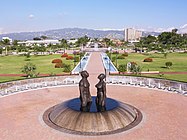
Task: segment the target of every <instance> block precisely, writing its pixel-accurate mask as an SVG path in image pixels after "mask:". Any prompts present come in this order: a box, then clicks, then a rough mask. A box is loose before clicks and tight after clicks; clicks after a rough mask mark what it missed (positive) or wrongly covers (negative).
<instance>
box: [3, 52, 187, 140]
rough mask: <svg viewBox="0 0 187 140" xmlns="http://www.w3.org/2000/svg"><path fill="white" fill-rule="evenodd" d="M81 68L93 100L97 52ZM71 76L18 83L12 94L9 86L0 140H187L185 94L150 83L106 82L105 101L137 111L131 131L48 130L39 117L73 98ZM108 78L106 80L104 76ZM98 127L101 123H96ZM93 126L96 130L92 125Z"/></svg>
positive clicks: (101, 70)
mask: <svg viewBox="0 0 187 140" xmlns="http://www.w3.org/2000/svg"><path fill="white" fill-rule="evenodd" d="M86 70H87V71H88V73H89V74H90V76H89V78H88V80H89V82H90V92H91V95H92V96H96V95H97V91H96V88H95V85H96V84H97V82H98V79H97V76H98V75H99V74H100V73H104V67H103V64H102V59H101V55H100V52H92V53H91V56H90V59H89V62H88V65H87V67H86ZM74 77H76V76H74V75H72V76H68V77H66V76H62V77H60V80H61V81H63V84H60V82H59V81H58V80H57V78H56V79H55V78H54V79H52V80H51V81H47V82H46V80H44V79H45V78H43V79H42V80H43V81H42V80H41V81H40V83H39V82H38V81H35V82H34V83H32V82H33V81H32V80H30V82H27V83H26V82H25V83H24V82H23V81H24V80H23V81H22V82H17V86H14V87H13V85H12V87H11V88H15V90H16V92H11V89H10V88H9V89H6V90H5V91H4V92H2V93H1V96H0V140H84V139H85V140H87V139H89V140H98V139H103V140H104V139H107V140H110V139H111V140H122V139H125V140H187V96H186V95H185V94H180V93H179V92H177V89H176V90H171V89H170V90H165V88H162V84H160V83H159V84H158V85H159V88H155V87H151V85H152V83H150V82H149V83H148V85H149V86H146V85H145V86H140V85H141V84H143V82H141V84H140V85H134V84H132V83H131V84H124V83H123V82H107V97H108V98H112V99H115V100H117V101H120V102H123V103H125V104H128V105H130V106H133V107H135V108H136V109H138V110H139V111H140V112H141V114H142V118H141V121H140V122H139V123H138V124H137V125H136V126H134V127H132V128H131V129H128V130H125V131H120V132H119V133H112V134H104V135H97V136H93V135H92V136H90V135H81V134H74V133H72V134H71V133H67V132H65V131H59V130H57V129H54V128H53V127H50V126H49V125H48V124H47V123H46V122H45V121H44V119H43V118H44V114H45V112H46V110H48V109H49V108H51V107H53V106H55V105H57V104H60V103H62V102H66V101H68V100H71V99H74V98H78V97H79V87H78V82H79V81H78V80H74V81H73V83H72V81H71V80H72V79H73V78H74ZM77 77H78V76H77ZM109 77H112V76H108V77H107V78H109ZM114 77H115V76H114ZM107 78H106V80H108V79H107ZM124 78H125V77H121V79H124ZM46 79H47V78H46ZM48 80H49V78H48ZM117 80H119V79H118V78H117ZM131 80H132V79H131ZM31 81H32V82H31ZM54 82H55V83H54ZM131 82H132V81H131ZM14 84H15V83H14ZM42 84H43V85H42ZM53 84H54V85H53ZM10 85H11V84H8V85H7V87H8V86H10ZM184 85H186V83H183V85H182V86H181V85H180V86H179V90H182V88H183V87H184ZM31 86H32V87H31ZM23 88H24V89H23ZM12 90H13V89H12ZM184 92H185V93H186V91H184ZM184 92H183V93H184ZM70 117H72V116H71V114H70ZM98 121H99V120H98ZM64 122H66V121H64ZM83 122H84V120H83ZM114 122H115V121H114ZM96 123H97V124H99V123H100V122H96ZM115 123H116V122H115ZM81 125H82V124H81ZM100 125H103V124H102V122H101V124H100ZM83 126H84V125H83ZM95 127H96V128H95V129H97V125H95ZM93 131H94V130H93Z"/></svg>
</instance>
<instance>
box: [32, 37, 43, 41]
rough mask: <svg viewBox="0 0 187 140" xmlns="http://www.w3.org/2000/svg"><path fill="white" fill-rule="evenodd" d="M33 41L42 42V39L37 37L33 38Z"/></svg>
mask: <svg viewBox="0 0 187 140" xmlns="http://www.w3.org/2000/svg"><path fill="white" fill-rule="evenodd" d="M33 40H42V39H41V38H39V37H34V38H33Z"/></svg>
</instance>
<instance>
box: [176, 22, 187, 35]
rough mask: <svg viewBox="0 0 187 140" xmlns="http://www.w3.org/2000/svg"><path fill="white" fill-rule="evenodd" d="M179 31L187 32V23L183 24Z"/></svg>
mask: <svg viewBox="0 0 187 140" xmlns="http://www.w3.org/2000/svg"><path fill="white" fill-rule="evenodd" d="M178 30H179V33H182V34H183V33H187V24H185V25H183V26H181V27H180V28H179V29H178Z"/></svg>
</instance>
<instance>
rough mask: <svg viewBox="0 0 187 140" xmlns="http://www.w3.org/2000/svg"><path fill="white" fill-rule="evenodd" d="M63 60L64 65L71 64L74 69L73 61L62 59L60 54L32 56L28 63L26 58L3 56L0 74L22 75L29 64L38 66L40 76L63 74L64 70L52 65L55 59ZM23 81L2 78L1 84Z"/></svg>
mask: <svg viewBox="0 0 187 140" xmlns="http://www.w3.org/2000/svg"><path fill="white" fill-rule="evenodd" d="M56 58H58V59H62V61H63V63H66V64H70V65H71V69H73V67H74V62H73V60H66V59H65V58H61V55H60V54H55V55H46V56H31V57H30V58H29V59H30V61H27V58H26V57H25V56H3V57H2V56H1V57H0V74H22V72H21V68H22V67H23V66H24V65H25V64H26V63H28V62H31V63H33V64H35V65H36V68H37V70H36V71H37V73H40V74H63V73H64V72H63V69H62V68H55V67H54V66H55V64H52V63H51V62H52V60H53V59H56ZM20 78H21V79H22V77H0V82H2V81H9V80H16V79H20Z"/></svg>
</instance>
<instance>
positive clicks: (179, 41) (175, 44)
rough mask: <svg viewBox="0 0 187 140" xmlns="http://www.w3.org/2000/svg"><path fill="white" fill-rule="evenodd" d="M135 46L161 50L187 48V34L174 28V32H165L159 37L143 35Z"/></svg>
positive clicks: (149, 49)
mask: <svg viewBox="0 0 187 140" xmlns="http://www.w3.org/2000/svg"><path fill="white" fill-rule="evenodd" d="M135 47H136V48H138V49H139V50H143V49H146V50H147V51H154V50H156V51H160V52H166V51H168V50H169V51H175V50H186V49H187V36H185V35H183V36H182V35H180V34H177V29H173V30H172V32H163V33H161V34H160V35H159V36H158V37H155V36H151V35H149V36H147V37H143V38H141V40H140V42H138V43H136V44H135Z"/></svg>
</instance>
